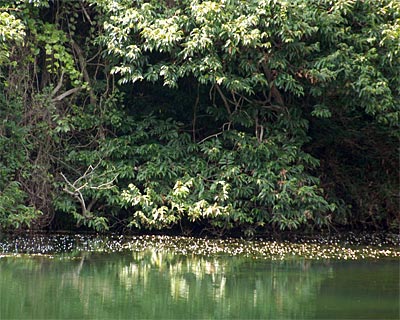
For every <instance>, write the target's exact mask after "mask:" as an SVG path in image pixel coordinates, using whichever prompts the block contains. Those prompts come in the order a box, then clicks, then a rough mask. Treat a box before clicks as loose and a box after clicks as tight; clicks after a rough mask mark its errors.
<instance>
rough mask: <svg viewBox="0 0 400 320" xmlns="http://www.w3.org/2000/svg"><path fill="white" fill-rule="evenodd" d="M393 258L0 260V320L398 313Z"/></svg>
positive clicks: (85, 256) (143, 255)
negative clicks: (324, 259) (318, 259)
mask: <svg viewBox="0 0 400 320" xmlns="http://www.w3.org/2000/svg"><path fill="white" fill-rule="evenodd" d="M398 317H399V264H398V261H396V260H376V261H373V260H362V261H359V260H358V261H337V260H336V261H332V260H330V261H325V262H320V261H310V260H293V261H288V260H286V261H269V260H256V259H252V258H243V257H221V256H220V257H214V258H211V257H201V256H195V255H191V256H183V255H177V254H174V253H167V252H157V251H155V250H154V251H145V252H133V253H132V252H130V253H126V252H125V253H103V254H99V253H97V254H93V253H92V254H89V253H79V256H77V257H75V258H74V259H70V258H65V257H64V258H60V257H53V258H46V257H3V258H0V319H11V318H14V319H25V318H36V319H45V318H47V319H48V318H51V319H54V318H59V319H60V318H65V319H66V318H68V319H99V318H109V319H110V318H119V319H323V318H330V319H339V318H342V319H343V318H345V319H367V318H369V319H397V318H398Z"/></svg>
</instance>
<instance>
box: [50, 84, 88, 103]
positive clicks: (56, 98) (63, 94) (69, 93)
mask: <svg viewBox="0 0 400 320" xmlns="http://www.w3.org/2000/svg"><path fill="white" fill-rule="evenodd" d="M80 89H81V88H80V87H76V88H72V89H69V90H68V91H65V92H64V93H62V94H60V95H59V96H57V97H55V98H54V99H53V102H55V101H61V100H62V99H64V98H66V97H68V96H70V95H71V94H73V93H75V92H77V91H79V90H80Z"/></svg>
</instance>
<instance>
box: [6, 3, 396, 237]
mask: <svg viewBox="0 0 400 320" xmlns="http://www.w3.org/2000/svg"><path fill="white" fill-rule="evenodd" d="M0 27H1V28H0V88H1V91H0V120H1V123H0V167H1V171H0V226H1V228H2V229H18V228H31V229H38V228H39V229H40V228H50V229H74V228H76V227H81V226H82V227H85V228H91V229H95V230H108V229H112V230H120V229H121V228H123V229H126V228H133V229H135V228H150V229H151V228H156V229H164V228H170V227H174V226H180V227H181V229H182V230H183V231H184V232H190V231H191V230H192V229H193V228H200V229H203V230H204V229H208V230H210V231H212V232H217V233H219V234H222V233H224V232H226V231H228V230H233V231H235V232H240V233H244V234H248V235H252V234H254V233H257V232H268V231H270V230H279V229H281V230H284V229H291V230H293V229H299V228H300V229H315V228H323V227H328V228H330V227H338V226H345V227H351V228H374V229H381V228H384V229H387V228H389V229H390V228H397V227H398V225H399V216H398V211H399V210H398V200H399V198H398V190H399V185H398V182H399V180H398V157H397V155H398V138H399V130H398V129H399V128H398V123H399V108H400V107H399V106H400V104H399V102H400V99H399V97H400V89H399V88H400V77H399V74H400V4H399V3H398V2H397V1H393V0H364V1H360V0H359V1H357V0H340V1H328V0H324V1H316V0H306V1H304V0H302V1H290V2H287V1H280V0H279V1H277V0H257V1H256V0H254V1H241V0H215V1H200V0H196V1H189V0H176V1H170V0H168V1H167V0H165V1H153V0H150V1H142V0H136V1H131V0H129V1H128V0H84V1H75V2H74V1H71V2H65V1H59V0H54V1H45V0H35V1H23V0H19V1H14V2H13V3H10V1H2V0H0Z"/></svg>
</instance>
